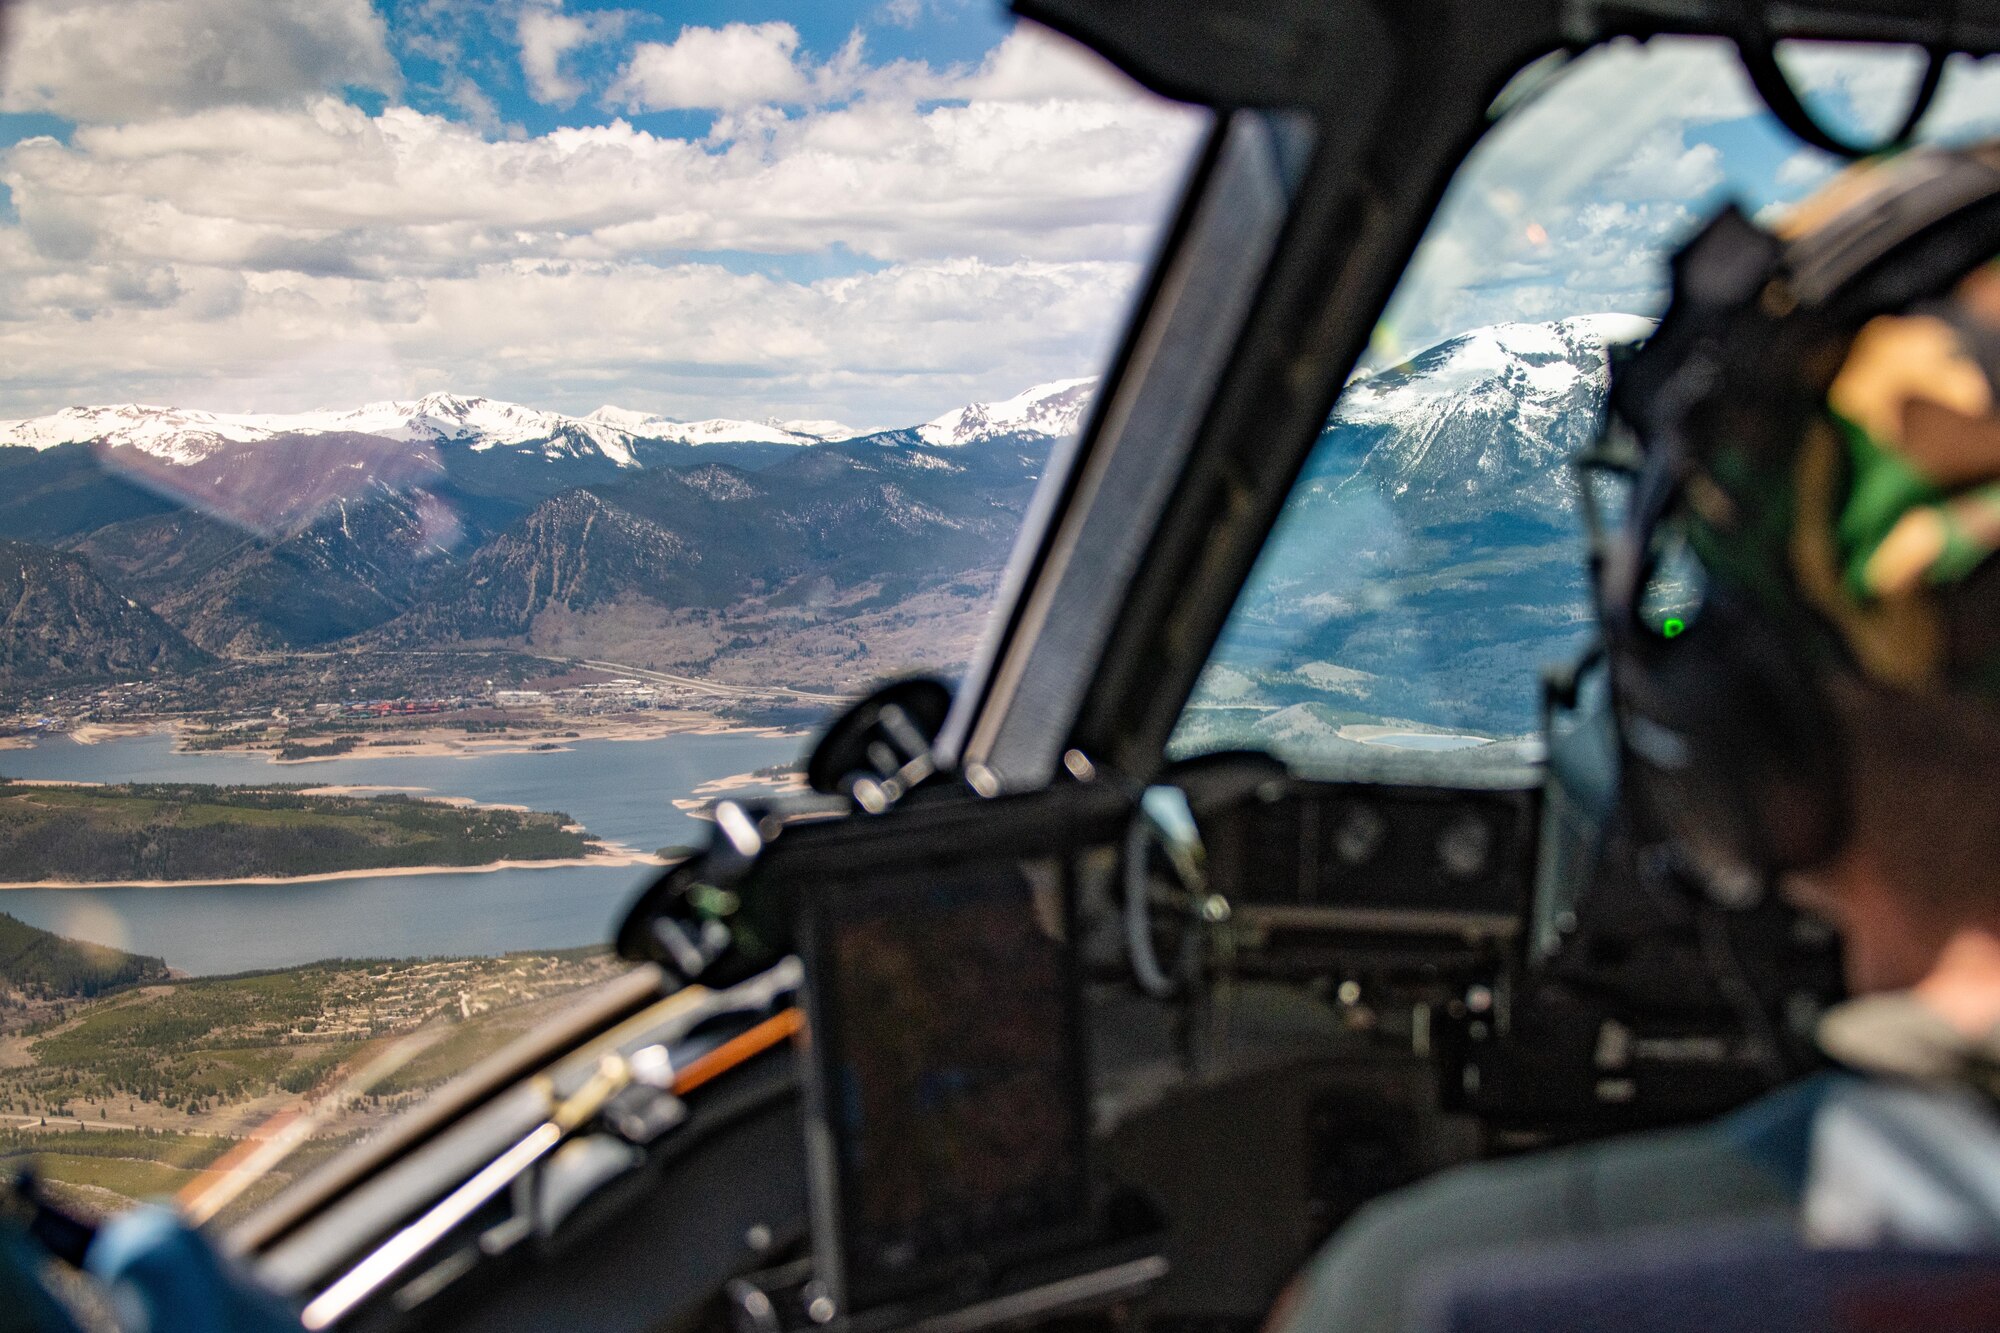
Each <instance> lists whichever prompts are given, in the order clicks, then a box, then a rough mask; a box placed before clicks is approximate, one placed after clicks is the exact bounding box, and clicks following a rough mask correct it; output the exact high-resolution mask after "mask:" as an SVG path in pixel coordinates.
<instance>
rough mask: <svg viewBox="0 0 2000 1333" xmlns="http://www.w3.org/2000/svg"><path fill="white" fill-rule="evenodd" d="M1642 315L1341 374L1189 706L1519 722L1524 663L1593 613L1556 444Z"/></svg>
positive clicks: (1544, 327) (1294, 719) (1582, 629)
mask: <svg viewBox="0 0 2000 1333" xmlns="http://www.w3.org/2000/svg"><path fill="white" fill-rule="evenodd" d="M1652 327H1653V323H1652V321H1651V320H1647V319H1641V318H1638V317H1636V316H1631V315H1586V316H1581V317H1578V318H1574V319H1564V320H1557V321H1554V322H1552V323H1546V324H1497V325H1493V326H1491V327H1489V328H1482V329H1475V330H1472V331H1471V332H1468V333H1464V334H1461V335H1459V336H1458V337H1455V338H1449V339H1446V340H1445V341H1444V342H1441V343H1438V344H1437V345H1436V346H1433V347H1430V348H1427V349H1426V350H1424V351H1422V352H1420V353H1418V354H1417V355H1416V356H1413V357H1411V358H1410V359H1409V360H1407V361H1405V362H1403V363H1401V364H1400V365H1396V366H1392V367H1388V368H1385V369H1382V370H1378V371H1375V372H1373V373H1371V374H1367V375H1363V376H1360V377H1357V378H1356V379H1355V380H1354V381H1352V382H1351V383H1350V384H1349V385H1348V386H1347V392H1346V393H1345V394H1344V395H1343V396H1342V397H1341V400H1340V404H1339V406H1338V407H1337V408H1336V409H1335V411H1334V413H1333V415H1332V417H1331V418H1330V419H1329V420H1328V422H1327V425H1326V429H1325V431H1324V432H1323V433H1322V434H1321V436H1320V439H1319V443H1318V445H1317V446H1316V447H1315V448H1314V450H1313V453H1312V456H1311V457H1310V458H1309V459H1308V461H1307V463H1306V467H1305V471H1304V473H1303V475H1302V476H1301V478H1300V482H1299V484H1298V486H1297V487H1296V488H1295V489H1294V491H1293V492H1292V495H1291V496H1290V498H1289V499H1287V501H1286V503H1285V513H1284V516H1283V517H1282V518H1281V519H1280V521H1279V527H1278V532H1279V534H1280V536H1279V538H1278V539H1277V540H1275V541H1274V542H1273V543H1272V545H1271V546H1270V547H1269V548H1268V549H1267V550H1266V551H1265V552H1264V555H1263V557H1262V558H1261V559H1260V560H1259V562H1258V565H1257V569H1256V572H1255V574H1254V575H1253V576H1252V578H1251V582H1250V585H1249V586H1248V587H1247V588H1246V589H1245V591H1244V594H1243V598H1242V600H1241V601H1240V602H1239V603H1238V609H1237V612H1236V614H1237V617H1238V623H1237V626H1236V633H1235V634H1234V635H1233V636H1232V637H1231V638H1229V639H1226V640H1225V641H1224V645H1223V648H1222V650H1221V654H1220V656H1219V657H1218V658H1217V660H1216V662H1214V663H1212V664H1211V665H1210V667H1209V669H1208V672H1207V673H1206V674H1205V675H1204V677H1203V683H1202V686H1201V690H1200V694H1199V696H1198V697H1199V698H1200V699H1201V700H1202V701H1203V704H1204V706H1205V708H1206V709H1208V710H1211V711H1209V712H1201V711H1197V713H1196V714H1195V715H1194V717H1195V721H1194V723H1192V724H1190V725H1192V726H1194V727H1195V728H1196V729H1197V730H1198V729H1199V726H1200V725H1202V723H1201V719H1202V718H1204V717H1207V718H1210V719H1212V720H1213V719H1217V718H1221V717H1223V715H1224V714H1223V712H1221V711H1215V710H1229V709H1247V710H1250V712H1249V713H1247V714H1245V716H1250V715H1252V714H1254V715H1255V716H1257V717H1259V718H1262V719H1263V720H1262V721H1259V722H1257V723H1256V725H1258V726H1265V725H1266V724H1267V723H1268V724H1269V725H1270V726H1273V727H1278V726H1290V727H1296V726H1298V725H1303V723H1302V721H1301V719H1306V720H1313V719H1317V720H1316V722H1315V725H1318V724H1325V725H1329V726H1332V727H1334V728H1336V729H1337V728H1338V727H1339V726H1340V725H1343V724H1344V721H1343V720H1351V718H1352V710H1354V709H1355V708H1357V707H1362V708H1365V709H1367V710H1369V711H1372V712H1373V713H1374V714H1375V715H1376V716H1383V717H1392V718H1411V719H1419V720H1422V721H1424V722H1426V723H1428V724H1430V725H1445V726H1449V727H1459V728H1466V729H1469V730H1473V731H1476V732H1479V733H1481V734H1484V735H1488V736H1509V735H1519V734H1523V733H1526V732H1527V731H1529V730H1530V729H1532V727H1533V726H1534V723H1535V716H1536V712H1535V710H1536V706H1537V702H1538V698H1537V695H1536V692H1535V690H1534V688H1533V681H1534V679H1535V673H1536V671H1537V669H1538V668H1539V667H1541V666H1542V665H1544V664H1546V663H1550V662H1560V661H1565V660H1568V659H1570V658H1572V657H1573V656H1574V654H1575V653H1576V651H1577V647H1578V644H1579V642H1580V641H1581V639H1582V638H1583V637H1584V636H1586V635H1587V634H1588V633H1589V631H1590V628H1591V620H1590V614H1589V599H1588V596H1587V591H1586V588H1585V583H1584V560H1583V552H1582V545H1581V541H1582V532H1581V528H1580V526H1579V524H1578V520H1577V516H1576V503H1577V500H1576V481H1575V476H1574V474H1573V472H1572V470H1571V468H1570V467H1569V461H1570V459H1572V458H1573V457H1575V455H1576V453H1577V452H1578V451H1579V450H1580V449H1582V448H1583V447H1585V446H1586V445H1587V444H1589V443H1590V441H1591V440H1593V439H1594V438H1595V437H1596V435H1597V433H1598V431H1599V430H1600V429H1601V428H1602V423H1603V420H1604V404H1605V398H1606V393H1607V390H1608V388H1609V385H1610V372H1609V358H1608V355H1607V351H1606V349H1607V347H1608V346H1610V345H1612V344H1615V343H1620V342H1626V341H1630V340H1632V339H1635V338H1641V337H1644V336H1646V335H1647V334H1648V333H1650V332H1651V330H1652ZM1286 534H1292V535H1290V536H1287V535H1286ZM1334 551H1337V552H1338V553H1339V558H1338V559H1329V558H1328V557H1329V552H1334ZM1260 709H1261V710H1265V711H1264V712H1258V711H1257V710H1260ZM1300 709H1305V710H1315V709H1318V710H1327V711H1326V712H1325V714H1324V716H1320V715H1319V714H1316V713H1311V712H1310V711H1308V712H1299V711H1297V710H1300ZM1273 710H1275V711H1273ZM1267 714H1268V716H1267ZM1240 722H1241V719H1238V721H1237V722H1228V723H1223V722H1216V723H1215V725H1221V726H1224V727H1225V731H1226V728H1227V726H1236V725H1239V723H1240ZM1242 725H1248V724H1242ZM1229 734H1234V733H1229ZM1260 734H1262V733H1260ZM1198 739H1199V738H1198V737H1195V736H1194V734H1193V732H1188V733H1187V734H1186V735H1184V736H1183V738H1182V740H1183V742H1184V743H1189V744H1193V743H1195V741H1196V740H1198ZM1268 739H1271V740H1273V741H1274V742H1276V741H1278V740H1283V739H1284V737H1278V736H1275V735H1273V736H1271V737H1268ZM1292 739H1293V740H1298V741H1299V743H1300V744H1306V742H1305V741H1303V740H1301V739H1300V738H1299V737H1296V736H1295V737H1292ZM1237 740H1238V741H1239V742H1240V741H1241V737H1240V736H1238V737H1237ZM1307 748H1311V747H1310V745H1308V746H1307Z"/></svg>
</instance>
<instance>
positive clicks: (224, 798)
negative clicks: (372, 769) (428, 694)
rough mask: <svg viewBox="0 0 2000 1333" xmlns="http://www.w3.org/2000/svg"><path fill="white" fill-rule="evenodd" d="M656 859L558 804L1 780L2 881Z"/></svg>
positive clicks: (214, 880)
mask: <svg viewBox="0 0 2000 1333" xmlns="http://www.w3.org/2000/svg"><path fill="white" fill-rule="evenodd" d="M650 859H651V858H649V857H647V856H646V855H645V854H643V853H639V852H635V851H633V850H631V849H629V848H624V847H616V846H611V845H607V844H605V843H602V842H600V841H598V840H597V839H594V838H592V837H591V836H590V835H589V834H588V833H587V832H586V831H585V830H584V829H583V828H582V827H581V826H579V825H578V824H576V823H575V822H574V821H572V820H571V819H570V817H569V816H568V815H566V814H562V813H560V812H552V811H537V810H519V809H511V808H501V807H492V806H475V805H468V804H466V803H463V802H455V801H451V802H448V801H436V800H422V799H419V798H416V797H412V796H410V795H407V794H403V793H372V794H356V793H347V792H339V791H311V790H307V789H303V788H299V787H287V786H256V787H216V786H207V785H204V784H199V783H180V782H176V783H120V784H117V785H109V786H85V785H76V784H61V783H33V782H5V781H4V780H0V867H4V868H5V869H4V870H3V871H0V874H4V875H5V876H6V879H5V881H4V882H0V888H29V887H35V888H63V887H101V886H107V885H130V886H145V887H152V886H170V885H173V884H176V883H200V884H218V883H242V884H270V883H292V882H300V883H305V882H311V881H315V880H327V879H340V878H350V877H353V876H356V875H402V874H426V873H428V874H444V873H465V872H468V871H476V870H496V869H507V868H532V867H541V866H549V867H553V866H560V865H635V864H640V863H642V862H645V861H648V860H650Z"/></svg>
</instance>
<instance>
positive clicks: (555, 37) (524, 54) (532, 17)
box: [514, 0, 625, 106]
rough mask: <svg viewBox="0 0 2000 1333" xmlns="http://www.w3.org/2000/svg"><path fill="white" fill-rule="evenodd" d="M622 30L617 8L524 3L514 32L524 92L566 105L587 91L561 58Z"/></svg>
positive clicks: (622, 17) (550, 1) (546, 1)
mask: <svg viewBox="0 0 2000 1333" xmlns="http://www.w3.org/2000/svg"><path fill="white" fill-rule="evenodd" d="M624 30H625V15H624V14H623V13H620V12H618V11H615V10H613V11H599V12H596V13H591V14H566V13H564V12H563V8H562V3H561V0H544V2H543V3H534V4H530V5H528V6H527V7H526V8H524V9H523V10H522V11H521V16H520V18H519V19H518V20H517V21H516V23H515V28H514V34H515V38H516V40H518V41H519V43H520V46H521V74H522V77H523V78H524V79H526V80H527V84H528V91H529V92H530V93H531V94H532V95H533V96H534V98H535V100H536V101H538V102H544V103H548V104H550V105H553V106H568V105H570V104H571V103H573V102H575V101H576V100H577V98H579V97H581V96H583V94H584V93H585V92H586V91H587V89H586V87H585V85H584V83H583V82H582V81H581V80H579V79H577V78H575V77H573V76H572V75H570V74H568V73H566V72H565V71H564V68H563V64H564V61H565V60H566V58H567V57H568V56H569V55H570V54H571V53H572V52H574V51H577V50H580V49H582V48H584V47H586V46H593V45H596V44H598V43H600V42H606V41H609V40H611V39H612V38H615V37H617V36H618V35H619V34H620V33H621V32H623V31H624Z"/></svg>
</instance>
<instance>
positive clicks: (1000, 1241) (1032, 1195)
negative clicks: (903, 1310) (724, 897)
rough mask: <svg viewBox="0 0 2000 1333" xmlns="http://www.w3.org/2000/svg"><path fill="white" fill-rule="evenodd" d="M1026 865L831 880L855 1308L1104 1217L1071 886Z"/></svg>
mask: <svg viewBox="0 0 2000 1333" xmlns="http://www.w3.org/2000/svg"><path fill="white" fill-rule="evenodd" d="M1048 870H1049V873H1047V874H1039V873H1034V872H1033V871H1032V870H1031V869H1030V868H1029V867H1024V866H1021V865H1019V864H1015V863H1006V862H1003V863H999V864H993V863H982V864H977V865H962V866H948V867H940V868H931V869H925V870H921V871H898V872H895V873H894V874H893V875H892V876H889V877H884V878H881V879H874V878H871V880H870V881H869V882H867V883H865V884H852V883H849V884H842V885H838V886H829V890H828V891H827V892H826V893H825V894H823V895H820V896H819V897H818V904H817V910H816V911H814V912H813V917H814V919H815V926H816V929H814V930H813V931H812V932H811V934H810V938H811V940H812V944H811V946H810V951H809V956H808V959H807V973H808V992H809V993H808V1008H809V1011H810V1013H811V1017H812V1043H813V1051H814V1056H815V1058H814V1061H813V1064H814V1066H815V1069H814V1074H815V1076H816V1078H817V1079H818V1083H819V1086H818V1089H817V1096H816V1099H815V1100H816V1101H817V1103H818V1106H817V1114H818V1118H819V1120H820V1123H821V1125H822V1127H823V1131H822V1133H823V1138H822V1145H823V1149H824V1152H825V1156H826V1157H827V1158H828V1160H827V1161H825V1162H824V1163H822V1169H821V1170H820V1171H819V1172H818V1175H819V1179H818V1180H817V1181H816V1188H818V1189H820V1190H822V1191H823V1192H824V1193H825V1194H826V1196H827V1197H824V1198H822V1199H820V1200H819V1201H818V1202H819V1205H820V1206H819V1210H818V1211H819V1212H820V1215H821V1217H820V1221H821V1226H822V1227H823V1228H824V1227H831V1228H833V1229H834V1230H836V1232H837V1235H834V1236H830V1237H827V1238H826V1239H828V1240H831V1241H833V1242H834V1245H833V1246H832V1247H828V1246H824V1245H823V1246H821V1247H820V1253H821V1256H822V1259H823V1260H824V1259H825V1258H827V1257H828V1253H827V1251H828V1249H829V1248H832V1249H833V1250H834V1251H835V1252H836V1253H837V1254H838V1256H839V1267H840V1269H841V1270H842V1271H841V1273H840V1275H839V1278H840V1281H839V1283H838V1287H839V1289H841V1290H843V1291H844V1295H843V1297H842V1303H843V1304H844V1305H845V1306H847V1307H848V1308H850V1309H851V1308H860V1307H865V1306H867V1305H870V1304H873V1303H877V1302H879V1301H881V1300H884V1299H891V1298H894V1297H896V1296H899V1295H902V1294H905V1293H908V1292H911V1291H915V1290H920V1289H922V1288H923V1287H925V1286H927V1285H932V1284H936V1283H940V1282H949V1281H954V1280H956V1279H957V1278H959V1277H960V1276H964V1275H967V1274H968V1271H970V1273H971V1275H975V1276H976V1275H978V1274H979V1273H983V1272H990V1271H991V1270H992V1268H993V1267H994V1266H996V1265H999V1264H1004V1263H1005V1262H1007V1261H1008V1260H1009V1259H1011V1258H1018V1257H1026V1256H1027V1255H1028V1254H1030V1253H1032V1252H1035V1251H1038V1250H1040V1249H1042V1248H1044V1247H1045V1246H1049V1245H1054V1244H1059V1243H1060V1238H1061V1237H1063V1236H1065V1235H1067V1234H1068V1233H1070V1232H1073V1231H1074V1230H1075V1229H1076V1228H1077V1226H1078V1225H1080V1224H1081V1222H1082V1221H1083V1219H1084V1216H1085V1214H1086V1212H1087V1209H1088V1205H1089V1200H1088V1185H1087V1173H1086V1170H1085V1160H1084V1159H1085V1145H1086V1143H1087V1130H1088V1126H1087V1121H1086V1115H1087V1110H1086V1100H1085V1093H1084V1085H1083V1078H1084V1075H1083V1059H1082V1055H1083V1053H1082V1048H1081V1040H1082V1037H1081V1027H1080V1019H1079V1013H1078V997H1077V982H1076V973H1075V964H1074V959H1073V957H1072V954H1071V950H1070V947H1069V945H1068V944H1067V943H1066V940H1065V935H1066V924H1065V920H1064V912H1063V909H1062V906H1061V904H1062V891H1061V889H1060V887H1058V886H1059V885H1060V875H1059V874H1058V873H1056V872H1055V869H1054V867H1053V866H1052V865H1051V866H1049V867H1048Z"/></svg>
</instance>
